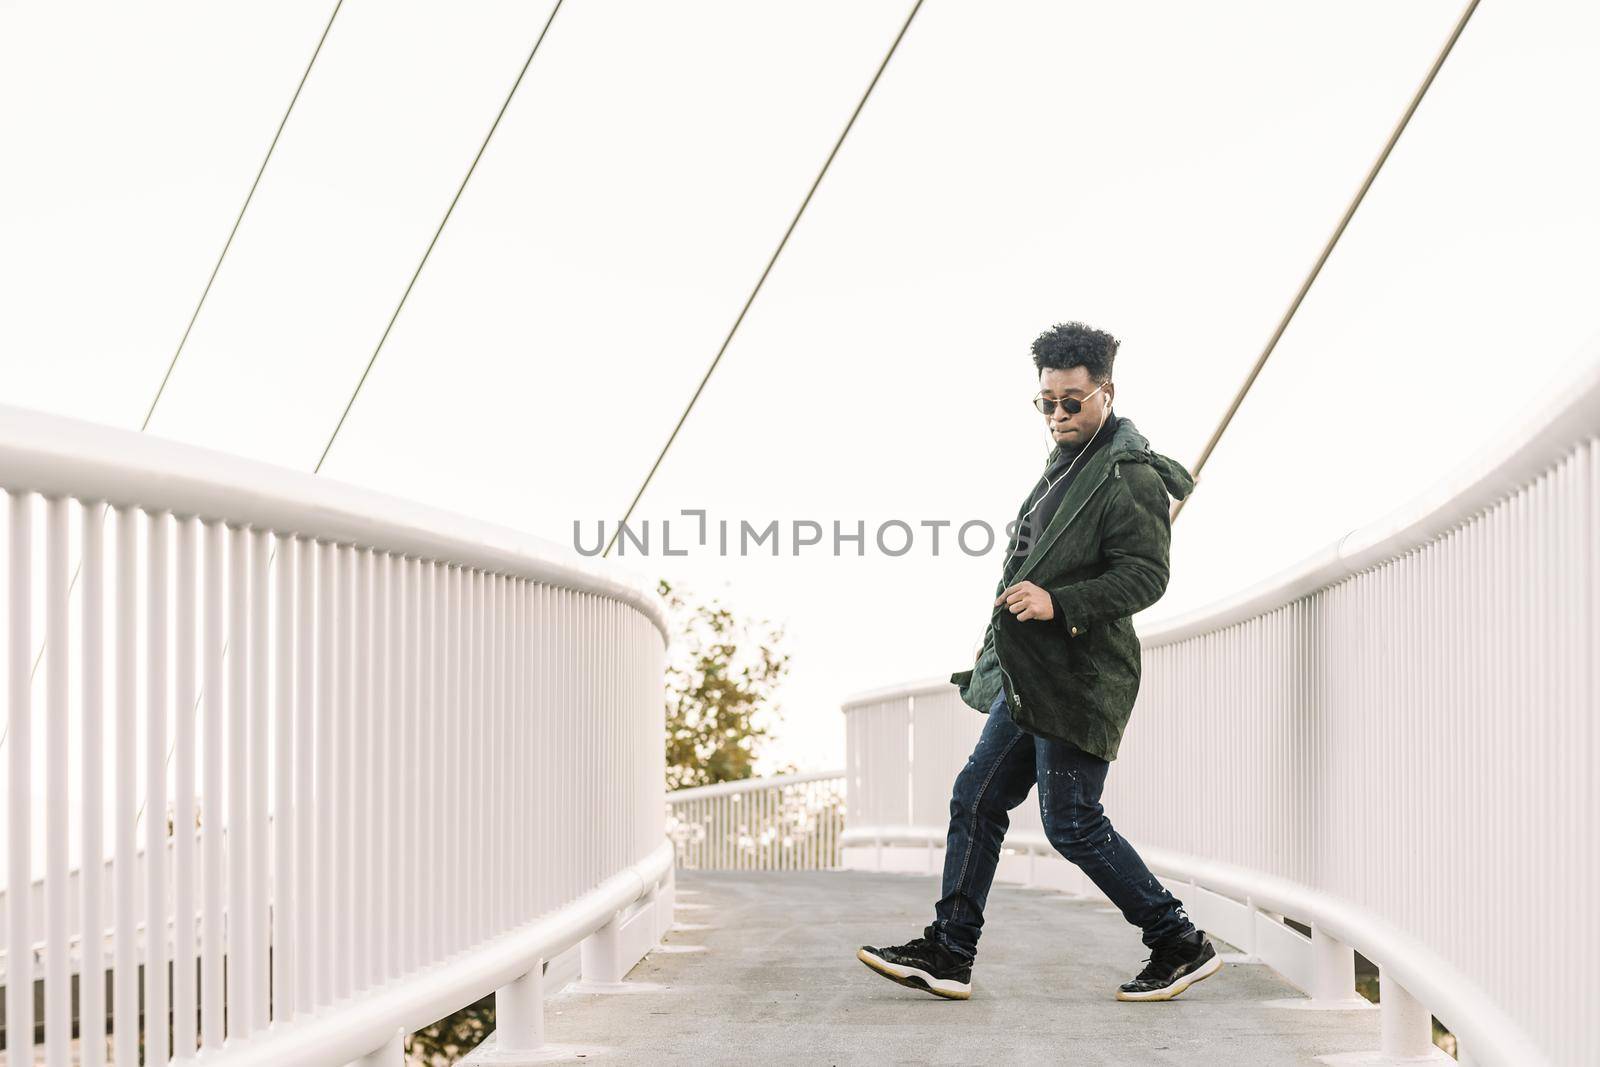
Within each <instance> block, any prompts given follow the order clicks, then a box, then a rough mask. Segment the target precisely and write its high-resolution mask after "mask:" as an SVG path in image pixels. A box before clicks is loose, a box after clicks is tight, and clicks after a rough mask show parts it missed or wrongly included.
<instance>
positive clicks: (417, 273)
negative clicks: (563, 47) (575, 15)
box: [312, 0, 562, 474]
mask: <svg viewBox="0 0 1600 1067" xmlns="http://www.w3.org/2000/svg"><path fill="white" fill-rule="evenodd" d="M561 4H562V0H556V5H555V7H552V8H551V9H550V17H549V18H547V19H545V21H544V27H543V28H542V29H541V30H540V31H539V36H538V38H537V39H536V40H535V41H534V42H533V48H531V49H530V50H529V51H528V58H527V59H526V60H524V61H523V64H522V69H521V70H519V71H518V72H517V80H516V81H514V82H512V83H511V91H510V92H509V93H507V94H506V99H505V102H504V103H502V104H501V105H500V111H499V112H498V113H497V114H496V115H495V117H494V122H492V123H490V124H489V132H488V133H486V134H484V135H483V143H482V144H481V145H479V146H478V154H477V155H475V156H473V157H472V163H471V165H470V166H468V167H467V173H466V176H465V177H463V178H462V179H461V185H460V186H459V187H458V188H457V189H456V195H455V196H453V197H451V198H450V206H449V207H447V208H445V210H444V217H443V218H442V219H440V220H439V226H438V228H437V229H435V230H434V231H433V239H432V240H430V241H429V242H428V247H427V248H425V249H423V252H422V258H421V259H420V260H418V261H417V269H416V270H414V271H412V272H411V280H410V281H409V282H407V283H406V288H405V292H403V293H401V294H400V302H399V303H397V304H396V305H395V307H394V314H392V315H390V316H389V322H388V324H387V325H385V326H384V328H383V335H382V336H381V337H379V338H378V344H377V347H376V348H374V349H373V350H372V358H371V359H369V360H367V366H366V369H364V370H363V371H362V372H361V378H360V380H358V381H357V382H356V387H355V390H354V391H353V392H351V394H350V399H349V401H347V402H346V403H345V406H344V411H343V413H341V414H340V416H339V422H338V424H337V425H336V426H334V428H333V433H332V434H330V435H329V437H328V443H327V444H326V445H325V446H323V449H322V456H321V457H320V458H319V459H318V460H317V465H316V466H315V467H313V468H312V473H313V474H321V473H322V465H323V464H324V463H326V462H327V460H328V453H329V452H331V451H332V450H333V443H334V441H336V440H338V439H339V431H340V430H342V429H344V420H345V419H347V418H349V416H350V409H351V408H353V407H355V405H356V397H358V396H360V395H361V387H362V386H364V385H366V384H367V375H369V374H371V373H372V366H373V364H375V363H377V362H378V354H379V353H381V352H382V351H383V345H384V342H386V341H388V340H389V332H390V331H391V330H393V329H394V324H395V321H396V320H397V319H399V318H400V312H401V310H402V309H403V308H404V307H405V306H406V299H407V298H408V297H409V296H410V295H411V290H412V288H413V287H414V286H415V285H416V284H417V279H418V278H420V277H421V276H422V268H423V267H425V266H427V265H428V257H429V256H430V255H432V254H433V246H434V245H436V244H438V243H439V235H440V234H442V233H444V228H445V226H446V225H448V224H449V222H450V216H451V214H453V213H454V212H455V209H456V205H457V204H458V203H460V202H461V194H462V193H464V192H466V191H467V183H468V182H470V181H471V180H472V175H473V172H474V171H476V170H477V169H478V161H479V160H481V159H482V158H483V153H484V152H485V151H486V150H487V149H488V147H489V141H490V140H491V139H492V138H493V137H494V131H495V130H497V129H499V128H500V120H501V119H503V118H505V117H506V109H507V108H509V107H510V106H511V101H512V98H514V97H515V96H516V95H517V90H518V89H519V88H521V86H522V79H523V77H524V76H525V75H526V74H527V73H528V68H529V67H531V66H533V57H534V56H536V55H538V54H539V46H540V45H541V44H543V43H544V38H545V34H547V33H549V32H550V24H551V23H552V22H554V21H555V20H556V13H557V12H558V11H560V10H561Z"/></svg>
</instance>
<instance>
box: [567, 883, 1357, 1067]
mask: <svg viewBox="0 0 1600 1067" xmlns="http://www.w3.org/2000/svg"><path fill="white" fill-rule="evenodd" d="M678 887H679V889H680V891H683V892H684V895H683V896H681V897H680V905H692V906H689V907H684V906H680V908H679V909H678V911H677V915H676V917H677V922H678V924H679V925H702V926H704V927H706V928H705V929H678V928H675V929H674V930H673V931H672V932H671V933H669V934H668V935H667V938H666V941H665V945H666V948H665V949H662V948H658V949H656V950H655V951H653V952H651V953H650V955H649V956H647V957H646V958H645V959H644V960H642V961H641V962H640V963H639V965H638V966H637V967H635V968H634V969H633V971H632V972H631V973H630V974H629V975H628V979H629V981H631V982H640V983H657V984H658V985H659V986H661V987H662V988H660V989H657V990H654V991H645V992H636V993H632V994H628V995H620V994H600V993H583V992H579V991H575V990H572V989H569V990H568V991H566V992H563V993H562V994H560V995H559V996H557V997H553V998H551V1000H550V1001H549V1002H548V1006H547V1011H546V1020H547V1021H546V1034H547V1039H548V1040H549V1041H551V1042H560V1043H562V1044H566V1045H573V1046H581V1047H582V1049H583V1050H584V1051H587V1052H588V1055H587V1056H586V1057H585V1058H584V1059H585V1060H586V1061H587V1060H598V1061H602V1062H605V1063H615V1064H706V1063H716V1064H721V1063H767V1064H774V1063H781V1064H789V1063H793V1064H885V1063H915V1064H964V1065H967V1064H978V1063H982V1064H1057V1063H1071V1064H1084V1065H1090V1064H1105V1065H1123V1064H1185V1065H1192V1064H1196V1063H1217V1062H1222V1061H1226V1062H1228V1063H1229V1064H1231V1065H1235V1067H1243V1065H1253V1064H1271V1065H1279V1064H1317V1063H1319V1062H1322V1061H1319V1060H1318V1059H1317V1057H1318V1056H1325V1055H1329V1054H1336V1053H1351V1052H1367V1051H1372V1050H1375V1049H1377V1048H1378V1047H1379V1037H1378V1014H1379V1013H1378V1012H1377V1011H1376V1010H1368V1011H1331V1012H1330V1011H1293V1010H1285V1009H1284V1008H1281V1007H1270V1006H1268V1005H1267V1003H1266V1002H1268V1001H1271V1000H1276V999H1282V998H1298V997H1299V994H1298V993H1297V992H1296V991H1295V990H1294V989H1293V988H1292V987H1291V986H1289V985H1288V984H1287V983H1286V982H1285V981H1284V980H1283V979H1281V978H1279V977H1278V976H1277V975H1276V974H1274V973H1273V972H1272V971H1271V970H1269V969H1268V968H1266V967H1264V966H1261V965H1259V964H1229V965H1227V966H1225V967H1224V968H1223V969H1222V971H1221V972H1219V973H1218V974H1216V975H1213V976H1212V977H1211V978H1208V979H1207V980H1205V981H1204V982H1201V983H1199V984H1197V985H1195V986H1194V987H1193V988H1192V989H1190V990H1189V991H1188V992H1186V993H1184V994H1183V996H1181V997H1179V998H1178V999H1176V1000H1173V1001H1170V1002H1166V1003H1155V1004H1127V1003H1122V1002H1120V1001H1117V1000H1116V999H1114V997H1113V994H1114V992H1115V990H1116V987H1117V985H1118V983H1120V982H1122V981H1124V980H1125V979H1126V978H1128V977H1129V976H1130V975H1132V974H1134V973H1135V972H1137V971H1138V970H1139V968H1140V966H1141V964H1142V961H1143V959H1144V956H1145V950H1144V947H1143V945H1142V944H1141V943H1140V941H1139V939H1138V932H1137V931H1136V930H1135V929H1134V928H1133V927H1132V926H1129V925H1128V924H1127V923H1125V922H1124V921H1123V920H1122V918H1121V916H1120V915H1118V914H1116V913H1114V912H1111V913H1108V912H1106V911H1105V910H1104V908H1105V905H1104V902H1091V901H1077V900H1073V899H1071V898H1069V897H1066V896H1064V895H1062V894H1060V893H1057V892H1055V891H1050V890H1037V889H1023V888H1019V887H1016V886H1010V885H1003V884H998V883H997V884H996V885H995V886H994V888H993V890H992V891H991V893H990V896H989V907H988V911H987V915H986V920H985V925H984V935H983V940H982V942H981V943H980V946H979V952H978V961H977V963H976V965H975V966H974V968H973V976H972V982H973V992H972V999H971V1000H968V1001H950V1000H942V999H938V998H935V997H932V996H929V995H928V994H926V993H922V992H918V991H916V990H911V989H906V988H903V987H901V986H898V985H895V984H894V983H892V982H888V981H885V980H884V979H882V978H879V977H876V976H875V975H873V974H872V972H870V971H869V970H868V969H867V968H866V967H865V966H863V965H862V964H861V963H860V962H859V961H857V960H856V958H855V951H856V948H857V946H859V945H861V944H863V943H866V944H881V943H883V942H885V941H894V942H898V941H903V940H906V939H908V938H910V937H913V936H915V935H917V934H919V933H921V931H922V927H923V926H924V925H925V924H926V923H927V922H928V920H929V918H930V917H931V912H932V904H933V900H934V898H935V897H936V896H937V892H938V884H937V881H936V880H935V879H931V878H928V877H925V876H912V875H903V874H875V873H867V872H860V871H837V872H834V871H782V872H773V871H759V872H757V871H752V872H732V871H715V872H701V871H679V872H678ZM692 945H698V946H704V949H705V950H704V951H703V952H682V951H673V949H675V948H678V947H680V946H692ZM1218 947H1219V949H1223V948H1226V949H1227V950H1229V951H1234V949H1233V946H1225V945H1223V944H1222V943H1220V942H1219V943H1218Z"/></svg>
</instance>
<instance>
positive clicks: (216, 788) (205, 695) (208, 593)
mask: <svg viewBox="0 0 1600 1067" xmlns="http://www.w3.org/2000/svg"><path fill="white" fill-rule="evenodd" d="M202 529H203V530H204V531H205V564H204V566H205V576H204V581H203V589H202V596H203V599H204V602H205V615H204V625H203V629H202V634H203V642H204V658H203V660H202V661H201V673H202V689H201V694H200V700H201V706H202V710H203V711H204V719H203V726H202V755H201V761H200V775H201V780H202V786H201V788H202V794H201V808H200V851H201V866H202V869H201V885H202V889H201V901H200V909H201V910H200V916H201V919H200V921H201V927H200V931H201V936H202V942H201V961H200V1013H201V1015H200V1031H201V1044H202V1046H203V1047H204V1048H207V1049H214V1048H221V1047H222V1043H223V1041H224V1038H225V1035H224V1032H223V998H224V991H223V955H224V953H225V952H226V949H227V944H226V931H225V926H224V923H225V919H224V907H225V902H226V897H225V896H224V888H223V887H224V859H225V853H224V849H225V843H224V841H223V836H222V828H223V826H224V824H225V822H226V814H225V813H226V811H227V808H226V806H225V798H224V796H223V786H222V769H223V748H222V740H223V734H224V731H225V726H224V721H225V720H224V718H223V716H224V708H225V703H226V702H225V701H224V700H223V682H222V646H223V635H224V633H225V629H224V626H225V624H224V620H223V608H222V603H223V592H224V586H223V579H222V574H223V570H222V558H223V536H224V528H223V525H222V524H221V523H220V522H208V523H205V524H204V525H203V527H202Z"/></svg>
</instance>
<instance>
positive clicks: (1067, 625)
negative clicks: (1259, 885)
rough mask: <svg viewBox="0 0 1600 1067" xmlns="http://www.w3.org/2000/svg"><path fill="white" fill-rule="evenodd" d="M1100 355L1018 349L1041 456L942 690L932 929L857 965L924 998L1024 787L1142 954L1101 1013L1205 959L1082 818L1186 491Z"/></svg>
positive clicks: (1125, 698)
mask: <svg viewBox="0 0 1600 1067" xmlns="http://www.w3.org/2000/svg"><path fill="white" fill-rule="evenodd" d="M1118 343H1119V342H1118V341H1117V340H1116V338H1114V337H1112V336H1111V335H1110V334H1107V333H1103V332H1101V331H1099V330H1095V329H1091V328H1089V327H1088V326H1085V325H1083V324H1082V323H1077V322H1068V323H1063V324H1061V325H1058V326H1055V327H1054V328H1052V329H1050V330H1047V331H1046V332H1045V333H1043V334H1041V335H1040V336H1039V337H1038V339H1036V340H1035V341H1034V342H1033V361H1034V365H1035V366H1036V367H1037V368H1038V371H1039V395H1038V396H1036V397H1035V398H1034V406H1035V407H1036V408H1037V409H1038V410H1039V411H1040V412H1041V413H1042V414H1043V415H1044V418H1045V423H1046V426H1047V428H1048V429H1049V431H1050V435H1051V437H1052V439H1053V440H1054V441H1055V448H1054V450H1053V451H1052V452H1051V453H1050V456H1049V460H1048V462H1047V464H1046V467H1045V472H1044V475H1043V476H1042V477H1041V478H1040V479H1039V481H1038V482H1037V483H1036V484H1035V485H1034V487H1033V490H1032V492H1030V493H1029V494H1028V498H1027V499H1026V500H1025V501H1023V504H1022V509H1021V511H1019V512H1018V515H1017V524H1016V534H1015V536H1014V538H1013V539H1012V541H1011V544H1010V546H1009V550H1008V552H1007V556H1006V561H1005V566H1004V568H1003V571H1002V577H1001V579H1000V584H999V586H997V593H998V595H997V596H996V598H995V601H994V609H993V611H992V612H991V615H990V620H989V625H988V626H987V628H986V629H985V630H984V638H983V645H982V649H981V651H980V652H979V653H978V657H977V662H976V663H974V665H973V668H972V669H971V670H968V671H962V672H960V673H958V674H953V675H951V677H950V680H951V681H952V682H954V683H955V684H956V685H958V686H960V689H961V699H962V700H963V701H965V702H966V703H967V704H968V705H970V706H971V707H973V708H974V709H976V710H978V711H983V712H986V713H987V715H988V720H987V721H986V722H985V723H984V727H983V734H982V736H981V737H980V738H979V740H978V744H977V747H976V748H974V749H973V750H972V755H971V757H970V758H969V759H968V760H967V764H966V766H965V767H964V768H963V769H962V771H961V773H960V774H959V775H958V776H957V777H956V781H955V786H954V789H953V790H952V794H951V798H950V830H949V835H948V837H947V839H946V843H945V854H944V879H943V886H942V893H941V895H940V898H939V901H938V903H937V904H935V905H934V921H933V923H932V924H931V925H930V926H928V927H926V928H925V929H924V931H923V936H922V937H918V938H915V939H913V940H912V941H910V942H908V943H906V944H904V945H894V946H890V947H885V948H875V947H873V946H871V945H863V946H862V947H861V950H860V951H859V952H858V953H857V958H859V959H860V960H861V961H862V962H863V963H865V964H866V965H867V966H868V967H870V968H872V969H873V970H874V971H876V972H877V973H879V974H882V975H883V976H884V977H886V978H889V979H891V980H893V981H896V982H899V983H900V984H902V985H908V986H911V987H913V988H917V989H923V990H926V991H927V992H930V993H933V994H935V995H937V996H941V997H948V998H951V999H955V1000H965V999H967V998H968V997H969V996H970V995H971V991H972V985H971V976H972V962H973V958H974V956H975V954H976V951H977V943H978V935H979V933H980V931H981V929H982V927H983V907H984V903H985V901H986V900H987V898H988V895H989V885H990V883H991V882H992V881H993V879H994V872H995V867H996V865H997V864H998V863H999V859H1000V847H1001V842H1002V840H1003V839H1004V838H1005V833H1006V828H1007V826H1008V825H1009V816H1008V815H1007V812H1009V811H1010V810H1011V809H1012V808H1015V807H1016V806H1017V805H1018V804H1021V803H1022V802H1023V800H1025V799H1026V798H1027V796H1028V792H1029V790H1030V789H1032V788H1033V786H1034V785H1035V784H1036V783H1037V785H1038V787H1039V808H1040V812H1041V814H1042V815H1043V817H1044V828H1045V834H1046V836H1047V837H1048V838H1049V840H1050V843H1051V844H1052V845H1053V846H1055V848H1056V849H1057V850H1058V851H1060V852H1061V853H1062V854H1063V855H1064V856H1066V857H1067V858H1068V859H1069V860H1071V861H1072V862H1073V863H1076V864H1077V865H1078V866H1079V867H1080V868H1082V869H1083V871H1084V873H1085V874H1087V875H1088V876H1089V878H1090V879H1091V880H1092V881H1093V882H1094V884H1095V885H1096V886H1098V887H1099V888H1100V891H1101V892H1103V893H1104V894H1105V895H1106V896H1107V897H1108V898H1109V899H1110V900H1111V902H1112V903H1113V904H1115V905H1116V906H1117V907H1118V909H1120V910H1121V912H1122V915H1123V917H1124V918H1125V919H1127V920H1128V921H1129V922H1130V923H1132V924H1134V925H1135V926H1137V927H1139V928H1140V930H1141V931H1142V936H1143V940H1144V943H1145V945H1146V947H1148V948H1149V949H1150V956H1149V957H1148V965H1147V966H1146V967H1145V968H1144V969H1143V970H1142V971H1140V972H1139V974H1138V975H1137V976H1136V977H1135V978H1133V979H1131V980H1129V981H1127V982H1124V983H1123V984H1122V986H1121V987H1120V988H1119V989H1118V990H1117V994H1116V996H1117V999H1118V1000H1169V999H1171V998H1172V997H1175V996H1177V995H1178V994H1180V993H1182V992H1183V991H1184V990H1185V989H1187V988H1188V987H1189V986H1190V985H1192V984H1193V983H1195V982H1198V981H1200V980H1201V979H1203V978H1206V977H1209V976H1210V975H1212V974H1215V973H1216V971H1217V970H1218V969H1219V968H1220V967H1221V966H1222V961H1221V959H1220V958H1219V957H1218V956H1217V954H1216V950H1215V949H1214V948H1213V947H1212V945H1211V943H1210V941H1208V940H1207V939H1206V936H1205V934H1204V933H1203V932H1202V931H1200V930H1197V929H1196V928H1195V926H1194V924H1193V923H1192V922H1190V921H1189V917H1188V915H1186V914H1185V913H1184V910H1183V906H1182V904H1181V903H1180V902H1179V901H1178V899H1177V898H1176V897H1174V896H1173V895H1172V894H1171V893H1170V892H1168V891H1167V889H1166V888H1165V887H1163V886H1162V885H1161V883H1160V882H1158V881H1157V880H1156V879H1155V877H1154V876H1153V875H1152V874H1151V873H1150V871H1149V869H1148V868H1147V867H1146V866H1145V864H1144V861H1143V860H1141V859H1140V858H1139V855H1138V853H1137V852H1135V851H1134V850H1133V847H1132V846H1131V845H1130V844H1128V842H1127V841H1126V840H1125V839H1123V837H1122V836H1121V835H1120V834H1118V833H1117V832H1116V830H1115V829H1113V828H1112V826H1111V823H1110V821H1109V820H1108V819H1107V818H1106V816H1105V813H1104V811H1103V809H1102V808H1101V806H1100V792H1101V789H1102V788H1103V787H1104V785H1105V780H1106V771H1107V770H1108V769H1109V767H1110V765H1111V763H1110V761H1111V760H1113V759H1115V758H1116V755H1117V746H1118V744H1119V743H1120V741H1121V739H1122V732H1123V728H1124V727H1125V726H1126V725H1127V722H1128V716H1129V713H1130V712H1131V711H1132V709H1133V700H1134V696H1135V694H1136V693H1137V692H1138V689H1139V639H1138V637H1137V636H1136V635H1135V634H1134V632H1133V625H1132V623H1131V622H1130V621H1129V616H1130V615H1132V614H1133V613H1134V612H1137V611H1139V610H1141V609H1143V608H1146V607H1149V606H1150V605H1151V604H1153V603H1155V602H1156V601H1157V600H1158V599H1160V597H1161V594H1162V592H1163V591H1164V590H1165V589H1166V586H1167V547H1168V543H1169V539H1170V535H1171V520H1170V518H1169V514H1170V512H1169V503H1168V495H1169V494H1171V495H1172V496H1175V497H1178V498H1180V499H1181V498H1182V497H1184V496H1187V495H1188V493H1189V491H1190V490H1191V489H1193V488H1194V480H1193V479H1192V478H1190V477H1189V474H1188V472H1187V471H1186V470H1184V468H1183V467H1182V466H1181V465H1180V464H1178V463H1176V462H1175V461H1173V460H1171V459H1169V458H1167V457H1166V456H1163V455H1160V454H1159V453H1156V452H1152V451H1151V450H1150V448H1149V442H1148V441H1147V440H1145V438H1144V437H1143V436H1142V435H1141V434H1140V433H1139V431H1138V430H1137V429H1135V428H1134V425H1133V423H1132V422H1131V421H1130V420H1129V419H1127V418H1125V417H1118V416H1116V415H1114V414H1112V412H1111V400H1112V396H1113V394H1114V388H1115V387H1114V386H1113V385H1112V382H1111V366H1112V362H1113V360H1114V359H1115V357H1116V353H1117V346H1118Z"/></svg>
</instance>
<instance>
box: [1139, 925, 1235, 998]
mask: <svg viewBox="0 0 1600 1067" xmlns="http://www.w3.org/2000/svg"><path fill="white" fill-rule="evenodd" d="M1146 958H1147V959H1148V960H1149V961H1150V962H1149V963H1147V964H1146V965H1145V968H1144V970H1142V971H1140V972H1139V977H1137V978H1134V979H1133V980H1131V981H1127V982H1123V983H1122V985H1121V986H1120V987H1119V988H1118V989H1117V999H1118V1000H1171V999H1172V998H1173V997H1175V996H1177V995H1178V994H1179V993H1182V992H1183V991H1184V990H1185V989H1188V988H1189V987H1190V986H1192V985H1194V984H1195V983H1196V982H1198V981H1200V980H1201V979H1202V978H1210V977H1211V976H1212V975H1214V974H1216V973H1217V972H1218V971H1220V970H1221V969H1222V957H1221V956H1218V955H1217V950H1216V949H1214V948H1212V947H1211V942H1210V941H1209V940H1207V938H1206V935H1205V931H1203V930H1196V931H1195V932H1194V936H1193V937H1192V938H1189V939H1185V940H1182V941H1174V942H1172V943H1170V944H1166V945H1157V946H1156V947H1155V948H1154V949H1153V950H1152V951H1151V953H1150V955H1149V956H1148V957H1146Z"/></svg>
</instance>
